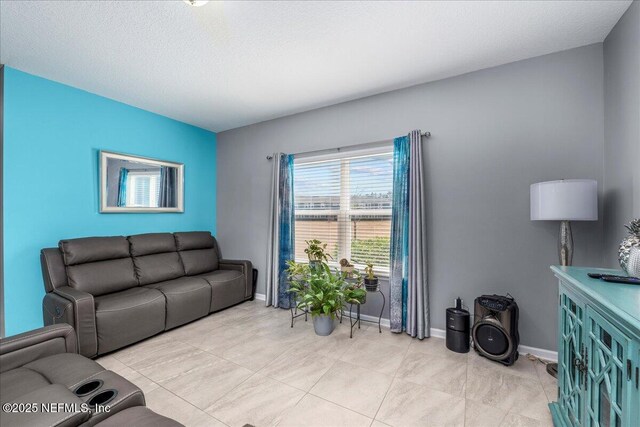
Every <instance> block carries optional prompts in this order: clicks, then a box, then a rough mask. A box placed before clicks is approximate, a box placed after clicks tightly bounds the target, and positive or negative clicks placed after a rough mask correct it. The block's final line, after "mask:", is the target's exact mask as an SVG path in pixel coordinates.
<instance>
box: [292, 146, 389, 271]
mask: <svg viewBox="0 0 640 427" xmlns="http://www.w3.org/2000/svg"><path fill="white" fill-rule="evenodd" d="M382 154H391V155H392V156H393V142H391V141H389V142H384V143H382V144H376V146H375V147H367V148H354V149H338V151H335V152H332V153H325V154H313V153H310V154H306V155H305V154H303V155H295V156H294V168H295V166H297V165H309V164H313V163H323V162H328V161H334V160H340V163H341V165H342V162H343V161H347V160H354V159H359V158H364V157H370V156H375V155H382ZM343 177H344V175H342V174H341V178H340V195H341V199H342V197H344V195H345V194H344V192H346V194H347V195H349V196H350V193H349V188H348V186H349V185H350V184H349V181H348V180H347V181H346V182H347V184H346V187H347V188H344V187H345V180H343V179H342V178H343ZM293 179H294V186H295V174H294V178H293ZM293 209H294V217H295V218H296V219H297V217H298V214H297V213H296V209H295V194H294V208H293ZM302 212H307V213H308V215H309V216H311V215H322V214H326V215H336V216H337V228H338V241H341V240H342V241H343V242H347V245H348V246H349V248H348V251H347V252H348V253H349V255H350V253H351V237H350V233H351V224H350V222H351V217H352V216H353V215H354V214H355V215H372V216H373V215H374V214H378V215H382V216H391V213H392V209H351V208H350V206H349V208H348V209H343V208H342V200H341V202H340V209H338V210H333V209H327V210H309V211H305V210H303V211H302ZM301 216H304V213H303V214H301ZM341 223H342V224H343V225H342V226H341ZM345 223H348V224H349V225H348V226H344V224H345ZM346 230H348V232H347V233H346V234H348V235H341V234H343V231H346ZM343 246H344V244H343V245H342V246H340V245H339V246H338V251H340V250H342V249H343ZM337 258H338V259H334V260H330V261H329V262H328V264H329V266H331V267H336V268H339V267H340V264H339V261H340V259H341V258H342V257H341V255H340V253H338V257H337ZM346 258H347V259H349V258H350V256H348V257H346ZM295 261H296V262H308V261H309V260H308V259H307V258H296V259H295ZM353 265H354V267H355V268H356V269H357V270H358V271H360V272H364V268H365V267H366V265H365V264H358V263H354V264H353ZM389 270H390V267H384V268H380V266H377V267H376V266H374V273H375V274H376V275H377V276H378V277H379V278H388V277H389Z"/></svg>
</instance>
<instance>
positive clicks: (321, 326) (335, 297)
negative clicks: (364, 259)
mask: <svg viewBox="0 0 640 427" xmlns="http://www.w3.org/2000/svg"><path fill="white" fill-rule="evenodd" d="M344 285H345V281H344V279H343V277H342V274H340V273H339V272H338V271H336V273H335V274H334V273H332V272H331V269H330V268H329V266H328V265H327V264H326V263H324V262H323V263H321V264H320V266H319V267H318V268H310V269H309V272H308V274H307V276H306V277H305V278H304V279H303V280H299V281H295V282H292V284H291V288H290V292H293V293H295V294H297V299H298V301H299V302H298V308H300V309H302V310H307V311H308V312H309V313H311V316H312V318H313V328H314V329H315V331H316V334H317V335H321V336H326V335H330V334H331V332H333V328H334V320H335V318H336V313H337V312H338V311H339V310H340V309H341V308H342V305H343V303H344V292H343V288H344Z"/></svg>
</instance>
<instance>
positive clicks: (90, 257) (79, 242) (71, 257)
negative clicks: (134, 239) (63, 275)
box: [58, 236, 130, 266]
mask: <svg viewBox="0 0 640 427" xmlns="http://www.w3.org/2000/svg"><path fill="white" fill-rule="evenodd" d="M58 247H59V248H60V252H62V255H63V258H64V263H65V265H67V266H69V265H76V264H85V263H87V262H95V261H104V260H107V259H118V258H127V257H129V256H130V255H129V241H128V240H127V239H126V238H125V237H123V236H113V237H85V238H82V239H69V240H60V242H59V243H58Z"/></svg>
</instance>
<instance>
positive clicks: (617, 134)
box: [603, 1, 640, 268]
mask: <svg viewBox="0 0 640 427" xmlns="http://www.w3.org/2000/svg"><path fill="white" fill-rule="evenodd" d="M604 113H605V116H604V147H605V150H604V196H605V203H604V220H605V221H604V249H603V251H604V259H605V264H606V265H607V266H609V267H615V268H620V266H619V264H618V245H619V244H620V241H621V240H622V238H623V237H624V236H625V235H626V230H625V228H624V227H623V224H624V223H626V222H629V221H630V220H631V219H632V218H640V3H639V2H638V1H635V2H633V3H632V4H631V6H630V7H629V9H628V10H627V12H626V13H625V14H624V15H622V18H620V21H618V23H617V24H616V26H615V27H614V28H613V30H612V31H611V33H610V34H609V35H608V36H607V38H606V40H605V41H604Z"/></svg>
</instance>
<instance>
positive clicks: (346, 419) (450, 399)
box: [98, 301, 556, 427]
mask: <svg viewBox="0 0 640 427" xmlns="http://www.w3.org/2000/svg"><path fill="white" fill-rule="evenodd" d="M289 321H290V317H289V312H288V311H286V310H277V309H273V308H266V307H264V303H263V302H260V301H254V302H247V303H244V304H241V305H239V306H237V307H233V308H231V309H228V310H225V311H223V312H220V313H215V314H213V315H210V316H208V317H206V318H204V319H200V320H198V321H196V322H194V323H191V324H189V325H185V326H183V327H180V328H177V329H174V330H172V331H169V332H166V333H164V334H161V335H158V336H156V337H153V338H151V339H148V340H146V341H143V342H141V343H138V344H136V345H133V346H131V347H128V348H126V349H123V350H120V351H118V352H115V353H112V354H110V355H107V356H105V357H101V358H100V359H98V363H100V364H102V365H103V366H104V367H105V368H107V369H111V370H113V371H115V372H117V373H119V374H121V375H122V376H124V377H125V378H127V379H129V380H130V381H131V382H133V383H135V384H136V385H138V386H139V387H140V388H141V389H142V390H143V391H144V393H145V396H146V399H147V405H148V406H149V407H150V408H151V409H153V410H154V411H156V412H158V413H160V414H163V415H166V416H169V417H171V418H175V419H176V420H178V421H180V422H182V423H183V424H185V425H187V426H225V425H226V426H232V427H235V426H238V427H241V426H244V425H245V424H251V425H254V426H256V427H260V426H272V425H278V426H330V427H333V426H349V427H357V426H363V427H364V426H371V427H384V426H395V427H404V426H444V425H447V426H448V425H452V426H453V425H456V426H463V425H464V426H487V427H489V426H491V427H492V426H551V425H552V421H551V416H550V413H549V410H548V408H547V403H548V402H549V401H550V400H553V399H555V393H556V385H555V380H554V379H553V378H552V377H550V376H549V375H547V373H546V372H545V369H544V365H543V364H541V363H539V362H538V363H535V362H532V361H529V360H527V359H526V358H525V357H523V356H521V358H520V359H519V360H518V361H517V363H516V364H515V365H513V366H511V367H505V366H502V365H500V364H497V363H493V362H491V361H489V360H487V359H485V358H482V357H480V356H478V355H477V354H476V353H475V352H474V351H471V352H470V353H468V354H458V353H453V352H451V351H449V350H447V349H446V347H445V344H444V340H442V339H439V338H429V339H425V340H422V341H419V340H415V339H411V338H410V337H409V336H407V335H405V334H392V333H391V332H389V330H388V329H384V328H383V330H382V333H379V332H378V329H377V327H376V326H373V325H370V324H366V323H364V322H363V323H362V329H360V330H357V331H355V332H354V337H353V339H350V338H349V326H348V323H346V324H343V325H338V327H337V328H336V330H335V331H334V332H333V334H331V335H330V336H328V337H319V336H316V335H315V334H314V332H313V325H312V322H311V319H309V321H308V322H305V321H304V318H298V319H297V322H296V324H295V326H294V327H293V328H290V327H289Z"/></svg>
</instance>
